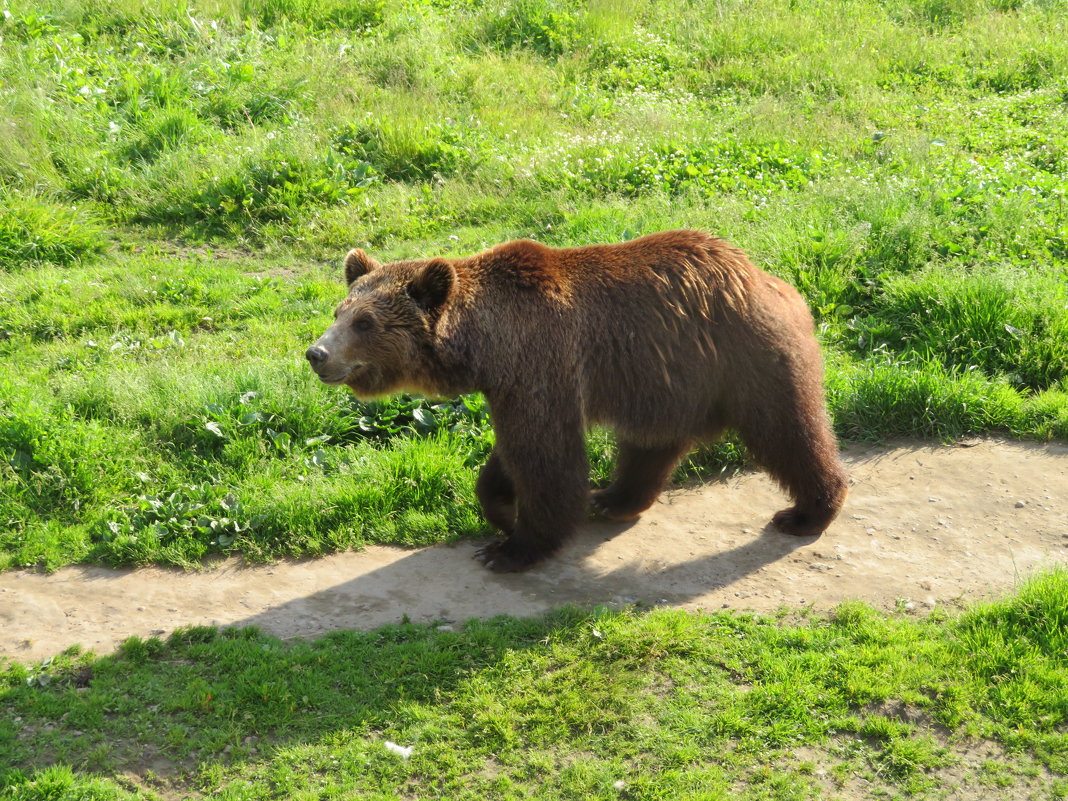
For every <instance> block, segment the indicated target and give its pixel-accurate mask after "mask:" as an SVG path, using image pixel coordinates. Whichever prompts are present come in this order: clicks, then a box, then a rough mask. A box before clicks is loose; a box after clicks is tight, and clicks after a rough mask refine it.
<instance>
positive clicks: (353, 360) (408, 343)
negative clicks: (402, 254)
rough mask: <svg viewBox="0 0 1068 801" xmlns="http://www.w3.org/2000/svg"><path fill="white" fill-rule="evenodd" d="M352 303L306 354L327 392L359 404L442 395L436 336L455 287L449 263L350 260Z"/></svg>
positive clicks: (357, 255)
mask: <svg viewBox="0 0 1068 801" xmlns="http://www.w3.org/2000/svg"><path fill="white" fill-rule="evenodd" d="M345 281H346V282H347V283H348V286H349V293H348V296H347V297H346V298H345V299H344V300H343V301H341V304H340V305H339V306H338V307H337V310H336V311H335V312H334V323H333V325H331V326H330V327H329V328H328V329H327V330H326V333H324V334H323V335H322V336H321V337H319V339H318V340H317V341H316V342H315V344H314V345H312V346H311V347H310V348H308V350H307V353H306V354H305V355H306V356H307V358H308V362H309V363H310V364H311V366H312V369H313V370H315V373H316V375H318V376H319V380H320V381H322V382H323V383H324V384H345V385H346V386H348V387H349V388H350V389H351V390H352V391H353V393H355V394H356V395H357V396H358V397H361V398H373V397H378V396H381V395H385V394H388V393H392V392H398V391H401V390H411V391H415V392H422V393H425V394H436V384H437V382H436V380H435V378H434V376H435V373H436V372H437V370H436V369H435V368H436V366H437V365H436V359H435V355H434V353H435V351H434V329H435V326H436V323H437V321H438V319H439V317H440V316H441V312H442V310H443V308H444V306H445V304H446V302H447V301H448V299H449V294H450V292H451V291H452V289H453V285H454V283H455V281H456V273H455V271H454V269H453V267H452V266H451V265H450V264H449V263H448V262H446V261H444V260H443V259H431V260H429V261H426V260H424V261H407V262H395V263H393V264H379V263H378V262H376V261H375V260H374V259H372V258H371V257H370V256H368V255H367V254H366V253H364V252H363V251H362V250H353V251H351V252H350V253H349V254H348V256H346V258H345Z"/></svg>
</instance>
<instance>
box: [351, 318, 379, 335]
mask: <svg viewBox="0 0 1068 801" xmlns="http://www.w3.org/2000/svg"><path fill="white" fill-rule="evenodd" d="M352 327H353V328H355V329H356V330H357V331H365V332H366V331H370V330H371V329H373V328H374V327H375V321H374V320H373V319H372V318H370V317H367V316H366V315H365V316H363V317H357V318H356V319H355V320H353V321H352Z"/></svg>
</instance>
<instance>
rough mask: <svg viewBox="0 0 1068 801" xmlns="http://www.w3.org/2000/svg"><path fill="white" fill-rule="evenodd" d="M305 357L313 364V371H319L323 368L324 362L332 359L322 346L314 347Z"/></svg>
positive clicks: (309, 349)
mask: <svg viewBox="0 0 1068 801" xmlns="http://www.w3.org/2000/svg"><path fill="white" fill-rule="evenodd" d="M304 356H305V357H306V358H307V359H308V361H309V362H311V366H312V369H315V370H318V369H319V368H320V367H322V366H323V362H325V361H326V360H327V359H328V358H329V357H330V354H329V353H327V352H326V348H324V347H323V346H322V345H312V346H311V347H310V348H308V350H307V351H306V352H305V353H304Z"/></svg>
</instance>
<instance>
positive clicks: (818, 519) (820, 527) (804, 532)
mask: <svg viewBox="0 0 1068 801" xmlns="http://www.w3.org/2000/svg"><path fill="white" fill-rule="evenodd" d="M831 517H833V516H831ZM771 522H772V524H773V525H774V526H775V527H776V528H777V529H779V531H781V532H782V533H783V534H789V535H791V536H794V537H817V536H819V535H820V534H822V533H823V531H824V529H826V528H827V526H828V525H830V522H831V520H830V519H829V518H828V516H827V515H820V516H815V515H809V514H805V512H803V511H802V510H801V509H799V508H798V507H796V506H791V507H790V508H789V509H782V510H780V511H778V512H776V513H775V515H774V516H773V517H772V518H771Z"/></svg>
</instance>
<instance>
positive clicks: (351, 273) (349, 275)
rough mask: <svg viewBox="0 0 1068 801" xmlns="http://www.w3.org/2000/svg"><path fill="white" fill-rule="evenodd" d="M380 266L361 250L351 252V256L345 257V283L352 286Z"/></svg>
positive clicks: (356, 249) (355, 249)
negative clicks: (358, 279)
mask: <svg viewBox="0 0 1068 801" xmlns="http://www.w3.org/2000/svg"><path fill="white" fill-rule="evenodd" d="M378 266H379V265H378V262H377V261H375V260H374V259H372V258H371V257H370V256H368V255H367V254H366V253H364V252H363V251H362V250H360V249H359V248H354V249H352V250H350V251H349V255H348V256H346V257H345V283H346V284H349V285H351V284H352V282H353V281H355V280H356V279H357V278H359V277H360V276H362V275H367V273H369V272H371V270H374V269H375V268H377V267H378Z"/></svg>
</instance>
